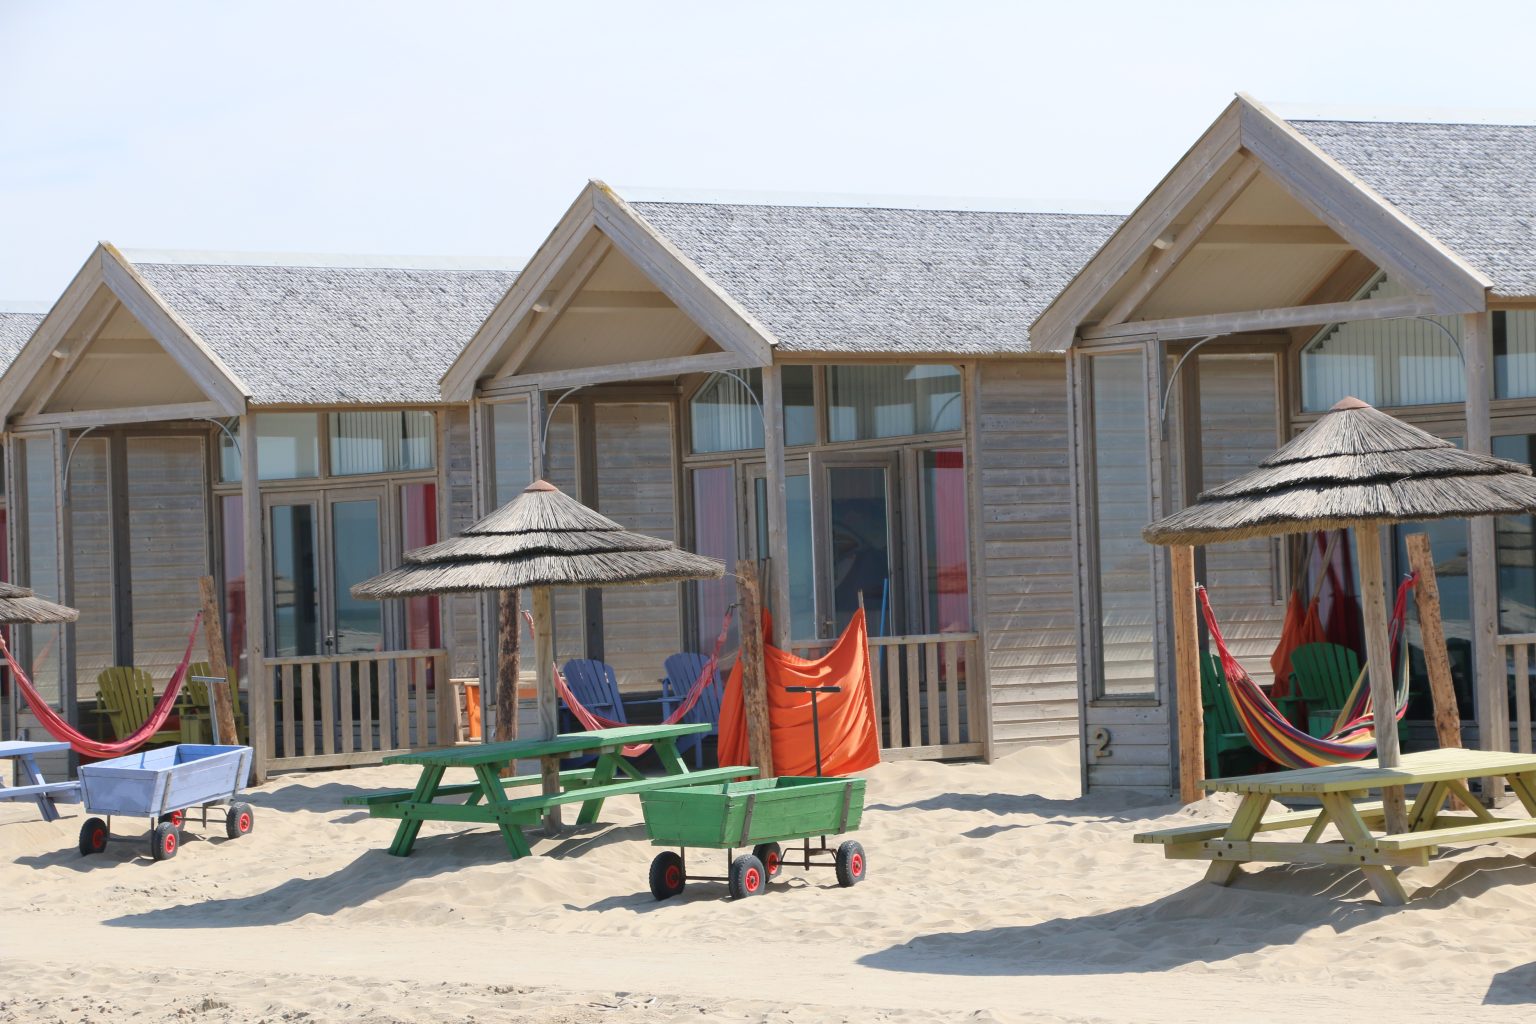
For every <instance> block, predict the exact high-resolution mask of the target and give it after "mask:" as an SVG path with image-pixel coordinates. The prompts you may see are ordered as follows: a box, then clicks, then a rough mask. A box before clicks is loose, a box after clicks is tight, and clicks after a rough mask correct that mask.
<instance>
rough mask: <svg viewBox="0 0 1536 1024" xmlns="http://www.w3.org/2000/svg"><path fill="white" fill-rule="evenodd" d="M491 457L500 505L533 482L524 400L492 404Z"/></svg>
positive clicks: (525, 403)
mask: <svg viewBox="0 0 1536 1024" xmlns="http://www.w3.org/2000/svg"><path fill="white" fill-rule="evenodd" d="M491 458H492V460H493V461H494V463H495V466H494V468H493V470H492V479H493V481H494V484H493V486H494V487H495V494H494V495H493V497H494V499H495V502H496V507H497V508H500V507H501V506H503V505H505V504H506V503H507V502H509V501H511V500H512V499H513V498H515V497H517V496H518V495H519V494H521V493H522V492H523V489H524V488H526V487H527V486H528V485H529V484H531V483H533V438H532V429H531V427H530V425H529V423H528V402H527V401H526V400H524V399H519V400H517V401H515V402H498V403H496V404H495V405H493V406H491Z"/></svg>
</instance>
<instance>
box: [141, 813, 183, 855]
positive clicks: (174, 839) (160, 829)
mask: <svg viewBox="0 0 1536 1024" xmlns="http://www.w3.org/2000/svg"><path fill="white" fill-rule="evenodd" d="M180 847H181V830H180V829H178V828H177V827H176V826H175V825H172V824H171V823H170V822H168V821H167V822H163V823H161V824H159V825H156V826H155V830H154V831H153V832H151V833H150V834H149V854H150V856H151V857H154V858H155V860H170V859H171V858H172V857H174V856H176V851H177V850H178V849H180Z"/></svg>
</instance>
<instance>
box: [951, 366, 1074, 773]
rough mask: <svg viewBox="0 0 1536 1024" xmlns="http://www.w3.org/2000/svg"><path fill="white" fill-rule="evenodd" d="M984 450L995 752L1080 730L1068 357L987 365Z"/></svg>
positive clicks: (981, 592) (986, 607)
mask: <svg viewBox="0 0 1536 1024" xmlns="http://www.w3.org/2000/svg"><path fill="white" fill-rule="evenodd" d="M976 423H977V425H978V437H977V443H976V445H975V448H974V450H975V452H976V464H977V467H978V470H979V476H980V480H979V487H980V491H981V497H980V514H979V516H978V521H979V524H980V545H979V550H980V551H981V564H980V565H979V566H977V568H976V573H975V579H974V581H973V586H975V587H976V588H977V594H978V598H979V600H978V607H979V609H980V611H981V615H982V618H983V620H984V622H983V625H984V629H985V640H986V646H987V651H986V655H987V672H988V678H989V681H990V686H991V693H992V738H993V754H994V756H1001V755H1004V754H1007V753H1008V752H1009V751H1011V750H1016V749H1018V748H1019V747H1021V746H1023V745H1025V744H1028V743H1031V742H1037V741H1043V740H1060V739H1065V738H1071V737H1075V736H1077V735H1078V701H1077V620H1076V607H1075V599H1074V596H1073V573H1074V568H1073V559H1072V501H1071V493H1070V476H1069V472H1068V455H1067V433H1068V422H1067V385H1066V363H1065V361H1064V360H1063V359H1060V358H1051V357H1042V358H1039V359H1019V360H1011V361H1009V362H986V363H981V364H979V367H978V372H977V388H976Z"/></svg>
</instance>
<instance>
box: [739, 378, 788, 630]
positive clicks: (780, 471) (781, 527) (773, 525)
mask: <svg viewBox="0 0 1536 1024" xmlns="http://www.w3.org/2000/svg"><path fill="white" fill-rule="evenodd" d="M763 461H764V463H765V477H766V481H765V482H766V485H767V489H768V496H767V497H768V550H767V551H766V552H759V554H766V555H767V556H768V595H769V598H770V604H771V606H772V608H773V611H774V616H773V645H774V646H775V647H777V648H779V649H780V650H784V649H787V648H788V647H789V640H790V637H789V628H790V624H791V621H792V619H793V615H792V614H791V613H792V609H791V608H790V606H789V499H788V491H787V490H786V489H785V482H784V377H783V368H782V367H780V366H777V365H770V366H765V367H763ZM742 621H744V622H745V621H747V620H745V619H743V620H742Z"/></svg>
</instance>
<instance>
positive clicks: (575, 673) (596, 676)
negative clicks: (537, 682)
mask: <svg viewBox="0 0 1536 1024" xmlns="http://www.w3.org/2000/svg"><path fill="white" fill-rule="evenodd" d="M560 671H561V672H562V673H563V674H564V675H565V682H566V685H567V686H569V687H570V688H571V693H572V694H574V695H575V697H576V699H577V700H578V701H580V702H581V706H582V707H584V708H586V709H587V710H588V711H590V712H592V713H593V714H594V715H600V716H602V717H603V718H607V719H611V720H612V721H615V722H623V723H624V724H625V725H628V724H629V715H627V714H626V713H625V710H624V698H623V696H622V695H621V694H620V693H619V677H618V674H617V673H615V672H614V671H613V666H612V665H610V664H608V663H607V662H606V661H595V660H593V659H591V658H573V659H572V660H570V661H568V662H566V663H565V664H564V665H562V666H561V667H560ZM630 703H631V704H656V703H660V702H659V701H654V700H651V701H646V700H632V701H630ZM586 728H587V727H586V726H585V725H583V724H582V722H581V720H580V719H578V718H577V717H576V716H575V714H573V713H572V712H571V710H570V709H569V708H564V707H562V708H561V709H560V730H561V731H562V732H582V731H585V730H586ZM595 760H597V758H596V756H589V757H572V758H567V759H566V760H564V761H562V762H561V764H563V765H566V766H568V767H577V766H580V765H584V764H589V763H591V762H593V761H595Z"/></svg>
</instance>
